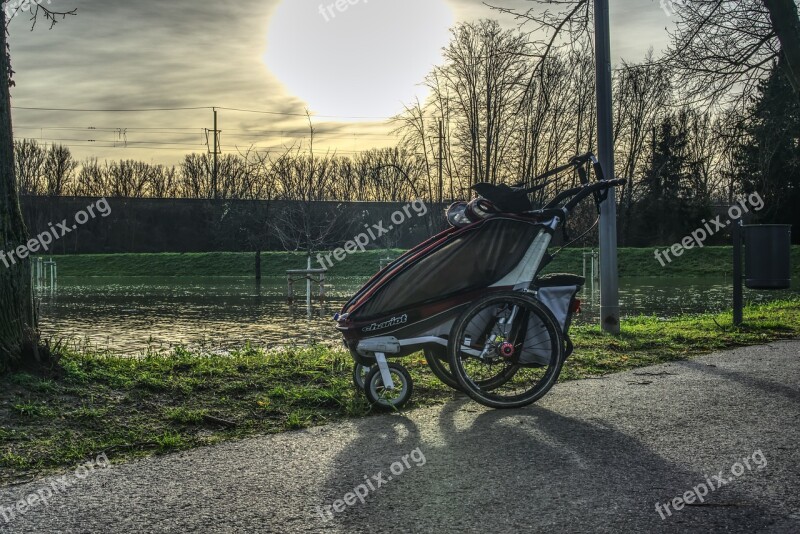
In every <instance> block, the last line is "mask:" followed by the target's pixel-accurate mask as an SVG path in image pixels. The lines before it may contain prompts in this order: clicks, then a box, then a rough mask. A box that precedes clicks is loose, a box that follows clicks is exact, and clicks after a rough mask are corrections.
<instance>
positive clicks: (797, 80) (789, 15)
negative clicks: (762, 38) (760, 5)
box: [764, 0, 800, 95]
mask: <svg viewBox="0 0 800 534" xmlns="http://www.w3.org/2000/svg"><path fill="white" fill-rule="evenodd" d="M764 5H765V6H766V8H767V10H769V18H770V19H771V20H772V27H773V29H774V30H775V34H776V35H777V36H778V40H779V41H780V42H781V51H782V52H783V57H784V59H786V64H787V65H788V67H789V68H788V69H786V71H787V75H788V77H789V83H791V84H792V88H793V89H794V92H795V94H796V95H800V18H798V16H797V5H796V4H795V0H764Z"/></svg>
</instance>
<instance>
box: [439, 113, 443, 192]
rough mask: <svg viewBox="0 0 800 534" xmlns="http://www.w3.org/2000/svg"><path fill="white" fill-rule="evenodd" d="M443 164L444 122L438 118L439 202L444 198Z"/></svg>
mask: <svg viewBox="0 0 800 534" xmlns="http://www.w3.org/2000/svg"><path fill="white" fill-rule="evenodd" d="M443 165H444V123H443V122H442V119H439V204H441V203H442V202H443V201H444V199H443V198H442V197H443V192H442V190H443V189H444V179H443Z"/></svg>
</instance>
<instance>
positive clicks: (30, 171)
mask: <svg viewBox="0 0 800 534" xmlns="http://www.w3.org/2000/svg"><path fill="white" fill-rule="evenodd" d="M46 155H47V152H46V151H45V149H44V147H42V146H41V145H40V144H39V143H37V142H36V141H35V140H33V139H22V140H20V141H15V142H14V171H15V173H16V176H17V183H18V186H19V194H20V195H39V194H41V192H42V167H44V160H45V157H46Z"/></svg>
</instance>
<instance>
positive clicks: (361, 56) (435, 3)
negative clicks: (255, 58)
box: [264, 0, 453, 118]
mask: <svg viewBox="0 0 800 534" xmlns="http://www.w3.org/2000/svg"><path fill="white" fill-rule="evenodd" d="M452 24H453V14H452V11H451V10H450V8H449V7H448V5H447V2H446V1H445V0H283V1H282V2H281V3H280V5H278V6H277V8H276V10H275V12H274V14H273V16H272V18H271V20H270V24H269V32H268V35H267V52H266V55H265V57H264V61H265V63H266V65H267V67H268V68H269V69H270V71H271V72H272V73H273V74H274V75H275V76H276V77H277V78H278V80H279V81H280V82H281V83H282V84H283V85H284V86H285V87H286V89H287V91H288V92H289V93H290V94H292V95H295V96H297V97H298V98H300V99H302V100H304V101H305V102H306V103H307V105H308V107H309V109H310V110H311V111H312V112H313V113H315V114H318V115H329V116H339V117H350V118H354V117H390V116H393V115H396V114H397V113H399V112H401V111H402V109H403V104H410V103H411V102H412V101H413V100H414V99H415V98H416V97H420V98H424V96H425V94H426V93H425V91H424V90H423V88H422V87H420V84H421V82H422V81H423V80H424V78H425V76H426V75H427V74H428V73H429V72H430V71H431V69H432V68H433V66H434V65H436V64H438V63H441V49H442V47H443V46H444V45H446V44H447V42H448V39H449V28H450V26H451V25H452Z"/></svg>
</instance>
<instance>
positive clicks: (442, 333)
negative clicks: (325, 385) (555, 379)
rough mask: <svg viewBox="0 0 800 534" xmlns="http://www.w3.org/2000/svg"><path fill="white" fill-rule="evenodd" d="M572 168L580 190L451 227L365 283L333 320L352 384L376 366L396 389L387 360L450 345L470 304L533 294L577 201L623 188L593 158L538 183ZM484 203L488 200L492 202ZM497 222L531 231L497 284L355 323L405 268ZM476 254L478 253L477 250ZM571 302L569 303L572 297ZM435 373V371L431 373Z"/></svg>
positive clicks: (572, 163)
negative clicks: (592, 179)
mask: <svg viewBox="0 0 800 534" xmlns="http://www.w3.org/2000/svg"><path fill="white" fill-rule="evenodd" d="M587 162H591V163H592V164H593V167H594V170H595V174H596V175H597V176H598V181H597V182H596V183H594V184H589V182H588V178H587V175H586V171H585V169H584V168H583V166H584V164H586V163H587ZM573 168H576V169H578V171H579V175H580V177H581V181H582V183H583V185H582V186H581V187H577V188H573V189H569V190H567V191H564V192H562V193H560V194H559V195H557V196H556V197H555V198H554V199H553V200H552V201H551V202H550V203H549V204H548V205H546V206H545V207H544V208H543V209H541V210H527V211H522V212H516V213H506V212H502V211H501V212H499V213H497V214H495V215H494V216H492V217H489V218H486V219H482V220H479V221H477V222H474V223H472V224H470V225H468V226H466V227H464V228H455V227H454V228H450V229H449V230H446V231H444V232H442V233H440V234H438V235H435V236H433V237H432V238H430V239H428V240H427V241H425V242H423V243H421V244H420V245H418V246H416V247H414V248H413V249H411V250H409V251H408V252H406V253H405V254H403V255H402V256H401V257H400V258H398V259H397V260H395V261H394V262H392V263H391V264H389V265H387V266H386V267H385V268H384V269H382V270H381V271H380V272H379V273H378V274H376V275H375V276H374V277H373V278H372V279H370V281H369V282H367V283H366V284H365V285H364V287H363V288H362V289H361V290H359V291H358V292H357V293H356V294H355V295H354V296H353V297H352V298H351V299H350V300H349V301H348V302H347V304H345V306H344V308H343V310H342V313H341V314H337V315H336V316H335V317H334V319H335V320H336V321H338V326H337V328H338V329H339V331H340V332H341V333H342V335H343V338H344V343H345V346H346V347H347V348H348V349H349V350H350V353H351V355H352V357H353V359H354V361H355V362H356V364H357V365H356V370H355V377H356V378H355V380H356V384H357V385H359V386H360V385H361V384H360V383H359V380H358V376H359V375H358V373H359V371H358V366H359V365H360V366H364V367H370V368H372V367H373V366H376V365H377V372H378V373H380V379H381V381H382V384H383V387H384V388H385V389H387V390H393V389H395V386H396V384H395V381H394V379H393V377H392V373H391V369H390V365H391V364H390V363H389V361H388V360H389V359H390V358H401V357H404V356H407V355H410V354H413V353H416V352H419V351H420V350H426V351H431V352H433V353H437V352H438V353H441V352H442V351H443V349H445V348H447V347H448V344H449V343H450V333H451V329H452V327H453V325H454V323H455V322H456V320H457V319H458V318H459V316H460V315H461V314H462V313H463V312H464V311H465V309H467V308H468V307H469V305H470V303H472V302H473V301H474V300H477V299H480V298H481V297H484V296H486V295H488V294H491V293H493V292H498V293H500V292H508V291H514V292H521V293H528V294H531V293H535V288H536V284H537V276H538V274H539V272H540V270H541V269H542V268H543V267H544V265H546V264H547V263H548V262H549V260H550V257H549V255H548V254H547V250H548V248H549V246H550V243H551V241H552V239H553V235H554V233H555V231H556V230H557V229H558V228H559V226H561V224H563V223H564V222H565V221H566V219H567V217H568V215H569V213H570V212H571V210H572V209H573V208H574V207H575V206H576V205H577V203H578V202H580V201H581V200H583V199H584V198H586V197H587V196H589V195H592V194H593V195H594V197H595V201H596V202H597V203H598V206H599V202H600V201H601V200H602V196H601V195H600V193H601V192H602V191H605V190H607V189H608V188H610V187H614V186H617V185H622V184H624V183H625V180H613V181H605V180H603V179H602V170H601V169H600V166H599V163H598V162H597V160H596V158H595V157H594V156H593V155H592V154H586V155H583V156H577V157H575V158H573V159H572V160H570V163H569V164H567V165H564V166H562V167H559V168H557V169H554V170H553V171H550V172H548V173H547V174H545V175H543V177H539V178H546V177H548V176H551V175H554V174H557V173H558V172H562V171H564V170H567V169H573ZM513 191H514V192H515V193H517V192H518V193H519V194H521V195H525V199H526V200H527V193H528V192H529V191H530V190H520V189H516V190H513ZM569 198H571V199H572V200H570V201H569V202H567V203H566V204H564V205H563V206H558V203H560V202H562V201H565V200H567V199H569ZM489 200H490V201H491V200H492V199H489ZM498 220H505V221H508V224H529V225H530V231H531V232H536V234H535V237H534V238H533V239H532V241H531V242H530V244H529V245H528V247H527V249H526V250H525V252H524V254H523V255H522V257H521V259H519V261H517V263H516V264H515V265H514V266H513V267H512V268H511V269H510V270H509V271H508V272H506V273H505V274H504V275H502V276H500V278H499V279H497V280H495V281H494V282H492V283H490V284H488V285H484V286H483V287H477V288H474V289H472V290H468V291H463V292H457V293H455V294H451V295H445V296H443V297H442V298H437V299H436V300H431V301H427V302H421V303H415V304H413V305H411V306H408V307H405V308H400V309H389V310H387V311H386V313H382V314H379V315H374V314H373V315H369V314H367V316H365V317H360V318H354V317H353V316H352V312H353V311H354V310H359V308H362V307H363V306H365V305H367V303H368V302H369V301H370V299H372V298H374V297H375V295H376V293H377V292H379V291H380V290H381V289H382V288H384V287H385V286H386V285H387V284H389V283H391V282H392V280H394V279H396V278H397V277H398V276H399V275H400V274H402V273H403V272H404V270H405V269H407V268H408V267H409V266H413V265H414V264H415V263H416V262H417V261H419V260H420V259H424V258H425V256H426V255H427V254H430V253H431V251H435V250H437V247H443V246H445V245H446V244H447V243H450V242H453V240H454V239H457V238H458V237H460V236H461V235H462V234H464V233H466V232H470V231H475V229H476V228H478V227H480V225H484V224H489V221H494V222H495V223H497V221H498ZM476 253H480V251H478V252H476ZM576 278H577V277H576ZM582 284H583V280H582V279H581V281H580V283H579V285H582ZM572 297H573V299H574V294H573V295H572ZM571 312H572V310H570V312H569V313H568V315H567V318H566V321H565V324H564V325H563V328H564V332H563V334H564V336H565V338H566V342H567V346H568V348H567V349H566V350H565V352H566V353H567V355H568V353H569V352H571V343H570V342H569V340H568V337H567V332H566V329H568V328H569V322H570V319H571ZM459 350H461V351H462V352H463V353H466V354H469V355H471V356H480V351H477V350H474V349H470V348H467V347H461V348H460V349H459ZM426 357H427V353H426ZM429 362H430V360H429ZM431 367H433V365H431ZM434 371H436V370H435V369H434ZM373 374H374V373H373ZM404 376H407V380H408V381H410V376H408V375H407V373H406V374H405V375H404ZM437 376H439V377H440V378H441V376H440V375H439V373H437ZM367 395H368V397H369V392H367ZM409 395H410V392H409ZM406 400H407V399H406ZM384 407H386V406H384Z"/></svg>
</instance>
